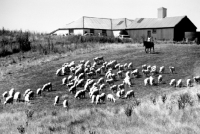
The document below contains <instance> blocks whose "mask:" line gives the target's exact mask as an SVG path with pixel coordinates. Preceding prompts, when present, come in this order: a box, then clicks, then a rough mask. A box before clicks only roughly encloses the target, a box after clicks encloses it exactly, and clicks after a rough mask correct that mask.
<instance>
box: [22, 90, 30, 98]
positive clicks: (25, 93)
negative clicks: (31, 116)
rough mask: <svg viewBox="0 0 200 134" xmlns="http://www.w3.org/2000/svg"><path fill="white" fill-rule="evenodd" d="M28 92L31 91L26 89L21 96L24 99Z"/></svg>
mask: <svg viewBox="0 0 200 134" xmlns="http://www.w3.org/2000/svg"><path fill="white" fill-rule="evenodd" d="M30 91H31V89H26V91H25V92H24V94H23V96H24V97H25V96H26V95H27V94H28V92H30Z"/></svg>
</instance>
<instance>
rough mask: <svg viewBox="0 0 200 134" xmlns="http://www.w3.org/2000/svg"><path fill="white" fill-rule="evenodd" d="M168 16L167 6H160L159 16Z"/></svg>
mask: <svg viewBox="0 0 200 134" xmlns="http://www.w3.org/2000/svg"><path fill="white" fill-rule="evenodd" d="M165 17H167V8H164V7H161V8H158V18H161V19H162V18H165Z"/></svg>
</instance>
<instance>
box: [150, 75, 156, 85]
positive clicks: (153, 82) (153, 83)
mask: <svg viewBox="0 0 200 134" xmlns="http://www.w3.org/2000/svg"><path fill="white" fill-rule="evenodd" d="M149 79H150V85H151V86H153V85H155V79H154V78H153V77H152V76H150V77H149Z"/></svg>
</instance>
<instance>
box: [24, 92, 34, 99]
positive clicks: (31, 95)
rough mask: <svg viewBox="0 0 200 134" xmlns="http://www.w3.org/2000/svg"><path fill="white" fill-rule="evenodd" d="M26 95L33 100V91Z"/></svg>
mask: <svg viewBox="0 0 200 134" xmlns="http://www.w3.org/2000/svg"><path fill="white" fill-rule="evenodd" d="M27 95H28V96H29V99H33V98H34V92H33V91H30V92H28V93H27ZM27 95H26V96H27ZM26 96H25V97H26Z"/></svg>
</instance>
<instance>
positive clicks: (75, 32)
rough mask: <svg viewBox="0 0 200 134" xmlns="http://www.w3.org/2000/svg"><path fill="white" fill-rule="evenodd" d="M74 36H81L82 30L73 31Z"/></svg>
mask: <svg viewBox="0 0 200 134" xmlns="http://www.w3.org/2000/svg"><path fill="white" fill-rule="evenodd" d="M74 35H83V29H74Z"/></svg>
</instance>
